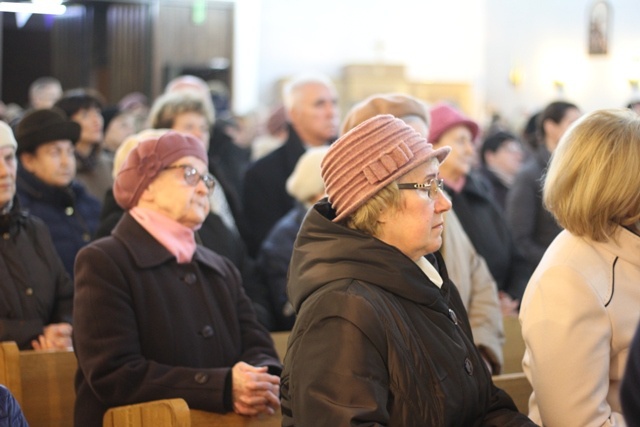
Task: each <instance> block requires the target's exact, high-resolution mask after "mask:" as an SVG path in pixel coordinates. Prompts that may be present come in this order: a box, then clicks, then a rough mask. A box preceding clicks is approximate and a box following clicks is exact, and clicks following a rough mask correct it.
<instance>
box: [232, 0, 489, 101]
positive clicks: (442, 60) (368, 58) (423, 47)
mask: <svg viewBox="0 0 640 427" xmlns="http://www.w3.org/2000/svg"><path fill="white" fill-rule="evenodd" d="M244 1H246V0H238V1H237V2H236V5H237V6H240V5H241V4H242V3H243V2H244ZM251 1H252V2H256V1H257V2H259V3H261V4H260V8H259V11H260V12H259V13H260V26H259V28H255V26H254V29H253V30H251V29H249V28H247V26H244V27H243V28H240V27H238V31H257V32H259V37H258V39H259V48H258V51H259V55H260V58H259V61H258V65H257V67H256V68H255V69H254V73H255V79H256V80H257V81H258V86H259V88H260V89H259V93H258V94H257V96H254V97H253V99H250V98H251V97H250V96H249V95H248V94H245V96H244V97H243V98H242V99H239V98H236V99H234V101H235V105H236V106H238V107H240V106H241V108H239V109H244V108H247V107H249V106H250V105H251V104H252V103H253V104H255V103H269V102H271V101H272V100H273V97H274V85H275V84H276V83H277V81H278V80H279V79H281V78H283V77H288V76H291V75H294V74H296V73H301V72H308V71H319V72H323V73H326V74H327V75H329V76H330V77H338V76H339V75H340V70H341V68H342V67H343V66H344V65H346V64H348V63H370V62H375V61H386V62H389V63H403V64H405V65H406V67H407V74H408V77H409V78H410V79H412V80H445V81H465V82H476V80H478V79H480V78H481V76H482V70H483V68H484V52H483V46H484V34H485V31H484V21H485V20H484V18H483V16H484V13H485V9H486V7H485V0H447V1H435V0H393V1H388V0H251ZM458 10H464V13H459V12H458ZM237 12H239V11H237ZM243 13H247V14H250V13H251V11H249V10H247V9H246V8H245V11H244V12H243ZM238 15H239V13H238ZM238 19H239V20H242V18H241V17H240V16H239V17H238ZM247 49H250V48H249V47H247V46H240V45H239V43H238V38H236V50H235V51H236V58H235V59H236V61H235V63H236V66H237V67H242V66H243V64H242V63H240V62H239V61H238V60H239V59H240V58H239V57H238V54H240V52H242V51H246V50H247ZM239 83H240V82H239V81H238V80H236V84H239ZM242 84H245V83H242Z"/></svg>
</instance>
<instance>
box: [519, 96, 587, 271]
mask: <svg viewBox="0 0 640 427" xmlns="http://www.w3.org/2000/svg"><path fill="white" fill-rule="evenodd" d="M581 114H582V113H581V112H580V110H579V109H578V107H576V106H575V105H574V104H571V103H569V102H565V101H556V102H552V103H550V104H549V105H547V107H546V108H545V109H544V110H543V111H542V113H541V114H540V116H539V117H538V123H537V124H538V141H539V142H538V145H537V147H536V149H535V151H534V152H533V153H532V155H531V156H530V158H529V159H528V160H527V161H526V162H525V163H524V164H523V165H522V168H521V170H520V171H519V172H518V174H517V175H516V177H515V179H514V181H513V185H512V186H511V188H510V189H509V192H508V194H507V200H506V218H507V224H508V225H509V229H510V230H511V233H512V235H513V239H514V241H515V242H516V246H517V247H518V250H519V251H520V253H521V254H522V255H523V256H524V257H525V258H526V260H527V263H528V265H529V269H530V270H531V271H533V269H534V268H536V266H537V265H538V263H539V262H540V259H542V255H543V254H544V251H545V250H546V249H547V247H548V246H549V245H550V244H551V242H552V241H553V239H554V238H555V237H556V236H557V235H558V233H560V230H561V228H560V226H559V225H558V223H557V222H556V220H555V219H554V218H553V215H551V214H550V213H549V212H548V211H547V210H546V209H545V208H544V206H543V204H542V178H543V175H544V173H545V171H546V169H547V164H548V163H549V159H550V158H551V154H552V153H553V152H554V150H555V149H556V147H557V146H558V142H559V141H560V138H561V137H562V135H563V134H564V133H565V132H566V130H567V128H568V127H569V126H570V125H571V124H572V123H573V122H574V121H576V120H577V119H578V118H579V117H580V115H581Z"/></svg>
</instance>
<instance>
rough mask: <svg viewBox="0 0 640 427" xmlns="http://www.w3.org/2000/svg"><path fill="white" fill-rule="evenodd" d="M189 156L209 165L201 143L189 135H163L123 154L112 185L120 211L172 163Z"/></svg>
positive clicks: (135, 200)
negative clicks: (125, 155)
mask: <svg viewBox="0 0 640 427" xmlns="http://www.w3.org/2000/svg"><path fill="white" fill-rule="evenodd" d="M186 156H193V157H197V158H198V159H200V160H202V161H203V162H205V163H206V164H207V165H208V164H209V159H208V157H207V152H206V150H205V148H204V144H203V143H202V141H200V140H199V139H197V138H194V137H193V136H191V135H185V134H182V133H178V132H167V133H165V134H164V135H162V136H160V137H158V138H151V139H147V140H145V141H142V142H140V143H139V144H138V145H137V146H136V147H135V148H134V149H133V150H131V152H130V153H129V154H128V155H127V158H126V159H125V161H124V164H123V165H122V167H121V168H120V171H119V172H118V175H117V176H116V179H115V181H114V183H113V196H114V197H115V199H116V202H118V204H119V205H120V207H122V209H125V210H129V209H131V208H133V207H135V206H136V205H137V204H138V200H140V196H141V195H142V193H143V192H144V190H146V189H147V187H149V184H151V182H153V180H154V179H155V178H156V176H158V174H159V173H160V172H161V171H162V170H163V169H164V168H166V167H167V166H170V165H171V163H173V162H175V161H176V160H178V159H180V158H182V157H186Z"/></svg>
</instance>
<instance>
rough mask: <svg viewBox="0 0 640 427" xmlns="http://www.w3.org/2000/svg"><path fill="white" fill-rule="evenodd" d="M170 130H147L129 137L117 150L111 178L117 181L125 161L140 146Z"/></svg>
mask: <svg viewBox="0 0 640 427" xmlns="http://www.w3.org/2000/svg"><path fill="white" fill-rule="evenodd" d="M169 130H170V129H145V130H143V131H140V132H138V133H136V134H133V135H130V136H128V137H127V138H126V139H125V140H124V141H123V142H122V144H120V146H119V147H118V149H117V150H116V153H115V155H114V158H113V170H112V171H111V176H113V179H116V177H117V176H118V172H120V168H121V167H122V165H124V161H125V160H126V158H127V156H128V155H129V153H130V152H131V150H133V149H134V148H136V147H137V146H138V144H139V143H141V142H142V141H146V140H147V139H157V138H160V137H161V136H162V135H164V134H165V133H167V132H169Z"/></svg>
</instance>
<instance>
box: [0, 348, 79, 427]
mask: <svg viewBox="0 0 640 427" xmlns="http://www.w3.org/2000/svg"><path fill="white" fill-rule="evenodd" d="M77 367H78V362H77V360H76V356H75V354H74V353H73V351H71V350H68V351H34V350H27V351H19V350H18V346H17V345H16V343H15V342H13V341H9V342H3V343H0V375H2V374H4V375H5V377H4V378H2V379H0V381H5V385H6V386H7V387H8V388H9V389H10V390H11V392H12V393H13V394H14V396H15V398H16V400H18V403H20V406H21V407H22V412H23V413H24V416H25V418H26V419H27V421H28V422H29V425H30V426H31V427H41V426H42V427H45V426H46V427H72V426H73V405H74V402H75V398H76V394H75V389H74V377H75V373H76V369H77Z"/></svg>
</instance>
